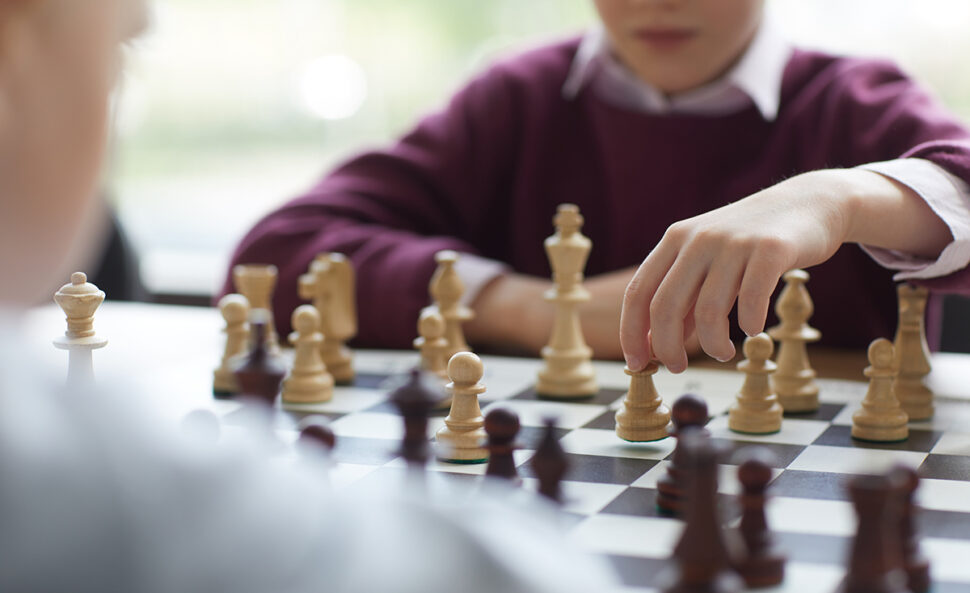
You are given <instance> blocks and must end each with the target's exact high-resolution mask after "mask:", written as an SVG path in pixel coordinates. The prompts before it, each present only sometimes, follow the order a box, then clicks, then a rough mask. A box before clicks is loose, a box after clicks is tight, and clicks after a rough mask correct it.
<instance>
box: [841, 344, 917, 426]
mask: <svg viewBox="0 0 970 593" xmlns="http://www.w3.org/2000/svg"><path fill="white" fill-rule="evenodd" d="M894 350H895V349H894V348H893V343H892V342H890V341H889V340H887V339H885V338H879V339H877V340H874V341H873V342H872V344H869V366H868V367H866V370H865V375H866V377H869V389H868V391H866V397H865V399H863V400H862V409H861V410H859V411H858V412H856V413H855V414H853V415H852V436H853V437H854V438H857V439H860V440H863V441H878V442H892V441H904V440H906V438H908V437H909V427H908V426H907V425H906V423H907V422H908V421H909V417H908V416H907V415H906V412H904V411H903V409H902V408H901V407H900V405H899V401H898V400H897V399H896V393H895V391H894V390H893V380H894V378H895V376H896V371H895V369H894V368H893V355H894Z"/></svg>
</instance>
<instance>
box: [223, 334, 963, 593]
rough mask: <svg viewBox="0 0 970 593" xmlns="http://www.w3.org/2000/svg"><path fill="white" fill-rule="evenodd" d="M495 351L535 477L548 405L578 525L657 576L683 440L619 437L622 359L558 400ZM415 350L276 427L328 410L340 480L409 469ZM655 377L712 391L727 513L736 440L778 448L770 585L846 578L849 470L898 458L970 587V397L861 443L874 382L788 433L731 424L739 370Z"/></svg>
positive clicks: (648, 577) (628, 574) (927, 546)
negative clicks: (671, 467) (856, 421)
mask: <svg viewBox="0 0 970 593" xmlns="http://www.w3.org/2000/svg"><path fill="white" fill-rule="evenodd" d="M483 361H484V363H485V377H484V379H483V382H484V383H485V384H486V386H487V387H488V391H487V392H486V393H485V394H483V395H482V396H481V403H482V408H483V410H486V411H487V409H488V408H489V406H495V405H502V406H505V407H508V408H510V409H512V410H514V411H515V412H516V413H517V414H518V415H519V418H520V421H521V424H522V427H523V428H522V431H521V432H520V435H519V439H518V441H519V443H520V444H521V449H520V450H519V451H518V452H517V454H516V462H517V465H518V467H519V471H520V475H522V476H523V478H524V480H523V482H524V483H523V487H524V488H526V489H532V490H534V489H535V488H536V480H534V479H533V478H532V473H531V468H530V466H529V463H528V460H529V458H530V457H531V455H532V452H533V450H534V448H535V446H536V444H537V442H538V439H539V436H540V435H541V428H540V427H541V426H542V424H543V422H542V421H543V418H545V417H547V416H554V417H556V418H557V419H558V429H557V430H558V431H559V440H560V442H561V444H562V446H563V447H564V449H565V450H566V452H567V454H568V458H569V462H570V466H571V468H570V471H569V473H568V474H567V476H566V482H565V483H564V484H563V490H564V495H565V498H566V503H565V505H564V508H563V516H564V517H565V518H566V519H565V521H566V522H567V523H568V525H569V527H568V530H567V532H568V537H570V538H572V539H573V540H574V542H575V543H576V544H577V545H579V546H580V547H582V548H584V549H586V550H589V551H590V552H592V553H595V554H599V555H602V556H605V557H606V558H607V559H608V560H609V562H610V563H611V564H612V566H613V567H614V569H615V570H616V572H617V574H618V575H619V578H620V580H621V582H622V583H623V585H624V588H623V589H621V590H622V591H628V592H634V591H637V592H640V591H643V592H645V591H653V590H656V589H655V587H656V586H657V579H658V577H659V575H661V574H662V573H663V572H664V571H665V570H666V569H667V568H668V567H669V564H670V563H669V561H668V557H669V556H670V554H671V551H672V550H673V547H674V545H675V544H676V541H677V539H678V538H679V535H680V531H681V527H682V523H681V522H680V521H679V520H676V519H671V518H668V517H664V516H661V515H659V514H658V512H657V510H656V508H655V505H654V498H655V494H656V490H655V484H656V481H657V479H658V478H659V477H660V476H661V475H663V473H664V472H665V465H666V463H667V458H668V456H669V455H670V453H671V451H672V449H673V446H674V442H673V440H672V439H665V440H663V441H659V442H655V443H628V442H625V441H622V440H620V439H619V438H617V437H616V435H615V433H614V414H615V412H616V409H617V408H618V407H619V405H620V402H621V400H622V397H623V394H624V392H625V390H626V386H627V382H628V377H627V376H625V375H624V374H623V372H622V365H620V364H615V363H596V365H597V374H598V379H599V382H600V385H601V390H600V392H599V393H598V394H597V395H596V396H595V397H593V398H591V399H588V400H585V401H577V402H557V401H544V400H540V399H537V397H536V395H535V393H534V391H533V390H532V388H531V384H532V383H533V381H534V379H535V376H536V372H537V371H538V369H539V365H540V361H537V360H527V359H509V358H498V357H487V356H486V357H483ZM415 362H416V355H415V354H413V353H402V352H361V353H358V355H357V361H356V369H357V372H358V377H357V380H356V382H355V384H354V385H353V386H346V387H338V388H337V390H336V393H335V395H334V398H333V400H332V401H330V402H327V403H325V404H318V405H292V406H286V408H285V409H279V410H277V413H276V423H277V424H276V426H277V432H278V433H279V435H280V436H281V438H282V439H283V440H288V441H291V442H292V441H294V440H295V439H296V437H297V432H296V429H295V423H296V421H298V420H299V419H300V418H301V417H303V416H306V415H310V414H321V415H324V416H326V417H327V418H329V419H330V421H331V426H332V428H333V429H334V431H335V433H336V434H337V437H338V444H337V446H336V449H335V451H334V457H335V461H336V466H335V468H334V471H333V474H332V479H333V481H334V483H335V484H336V485H337V487H344V486H348V487H349V486H350V485H353V484H367V483H368V482H373V483H375V484H378V485H379V484H382V483H388V484H396V483H399V480H400V478H401V475H402V472H403V470H404V463H403V460H401V459H400V458H397V457H396V455H395V451H396V449H397V448H398V447H399V445H400V438H401V436H402V434H403V426H402V422H401V419H400V417H399V416H398V415H397V413H396V410H395V408H394V407H393V406H392V405H391V404H390V403H389V402H388V401H387V394H388V391H389V390H390V389H392V388H393V387H394V385H395V383H396V382H398V381H400V380H401V379H400V377H401V376H402V375H403V373H405V372H406V371H407V370H408V369H409V368H410V367H411V366H412V365H413V364H414V363H415ZM654 379H655V383H656V385H657V389H658V391H659V392H660V393H661V394H662V395H663V397H664V400H665V401H666V402H667V404H668V405H669V404H671V403H672V402H673V401H674V400H675V399H676V397H677V396H679V395H680V394H682V393H687V392H691V393H695V394H697V395H700V396H702V397H703V398H704V399H705V400H706V401H707V403H708V406H709V409H710V412H711V415H712V419H711V420H710V422H709V424H708V428H709V430H710V431H711V434H712V436H713V438H714V439H715V441H716V442H718V443H721V444H722V445H723V446H724V449H725V451H726V453H725V457H724V459H723V462H724V463H723V465H722V466H721V471H720V480H719V492H720V503H721V508H722V511H723V516H724V520H725V521H726V522H727V523H728V524H730V523H732V522H735V521H736V520H737V519H738V517H739V516H740V513H739V510H738V508H737V505H736V503H735V499H734V494H736V493H737V492H738V490H739V486H738V482H737V478H736V472H735V469H736V468H735V466H734V465H732V464H734V463H736V459H737V454H738V452H739V451H740V450H742V449H744V448H745V447H747V446H749V445H758V446H762V447H765V448H767V449H769V450H770V451H771V452H772V453H773V454H774V456H775V459H776V462H775V463H774V468H775V469H774V478H773V480H772V483H771V486H770V490H769V492H770V494H771V496H772V499H771V501H770V503H769V506H768V519H769V523H770V525H771V527H772V529H773V530H774V532H775V533H776V537H777V540H778V542H779V544H780V546H781V548H782V549H783V550H784V551H785V552H786V553H787V555H788V558H789V561H788V565H787V576H786V580H785V583H784V584H783V585H782V586H780V587H777V588H774V589H767V590H768V591H792V592H795V591H797V592H799V593H811V592H815V591H818V592H830V591H834V590H835V588H836V587H837V585H838V583H839V581H840V580H841V578H842V576H843V575H844V572H845V568H844V567H845V564H846V559H847V554H848V549H849V545H850V543H851V541H852V536H853V534H854V531H855V514H854V511H853V509H852V506H851V504H850V503H849V501H848V495H847V491H846V487H845V486H846V483H847V482H848V480H849V479H850V478H851V477H852V476H853V475H856V474H862V473H871V472H875V471H882V470H884V469H886V468H888V466H889V465H891V464H892V463H895V462H903V463H906V464H909V465H911V466H914V467H918V468H919V470H920V473H921V475H922V476H923V481H922V483H921V486H920V490H919V492H918V500H919V502H920V504H921V506H922V507H923V508H922V510H921V512H920V527H921V532H922V534H923V539H922V545H923V550H924V552H925V553H926V555H927V556H928V557H929V558H930V559H931V563H932V574H933V579H934V587H935V588H934V591H935V592H936V593H950V592H955V591H970V562H968V560H970V401H967V400H966V399H962V398H959V397H948V396H946V395H940V394H938V396H937V408H936V415H935V417H934V418H933V419H932V420H931V421H926V422H919V423H912V424H911V425H910V437H909V439H908V440H907V441H905V442H902V443H893V444H874V443H863V442H858V441H854V440H853V439H851V437H850V434H849V431H850V427H851V417H852V413H853V412H854V411H855V410H856V409H858V407H859V404H860V402H861V400H862V397H863V395H864V394H865V390H866V384H865V383H863V382H861V381H858V382H853V381H836V380H824V379H820V380H819V385H820V388H821V393H820V399H821V401H822V406H821V408H820V409H819V410H818V411H817V412H815V413H811V414H804V415H797V416H796V415H792V416H786V418H785V420H784V424H783V428H782V430H781V432H779V433H777V434H772V435H767V436H751V435H739V434H736V433H732V432H731V431H729V430H728V428H727V414H726V412H727V409H728V407H729V406H730V405H731V403H732V401H733V397H734V394H735V392H736V390H737V389H738V388H739V387H740V385H741V382H742V376H741V375H740V374H739V373H736V372H732V371H724V370H708V369H690V370H688V371H687V372H685V373H683V374H681V375H671V374H669V373H666V372H665V371H664V370H661V371H660V373H658V374H657V375H656V376H655V377H654ZM860 379H861V369H860ZM212 409H214V410H215V411H216V412H217V414H218V415H219V416H220V418H221V422H222V424H223V427H224V431H227V432H228V433H229V434H231V433H232V432H233V431H240V432H241V431H244V428H243V427H242V426H240V423H239V422H238V420H239V419H240V418H241V417H242V416H243V415H244V411H243V410H242V408H241V406H240V404H238V403H237V402H233V401H219V402H214V407H213V408H212ZM445 415H446V411H445V410H442V411H440V412H438V413H437V414H436V415H435V417H434V418H432V422H431V426H430V430H431V431H434V430H437V429H438V428H439V427H441V426H442V425H443V419H444V416H445ZM225 434H226V432H224V435H225ZM484 470H485V466H484V465H456V464H449V463H442V462H432V463H430V464H429V467H428V471H429V472H431V475H430V477H431V479H432V481H433V482H434V484H436V485H437V487H438V490H437V492H438V493H439V494H438V495H441V496H453V495H456V493H460V492H462V491H465V492H467V491H468V490H470V489H473V488H476V487H477V485H478V484H479V483H480V481H481V480H482V478H481V477H480V475H481V474H482V473H483V472H484ZM433 492H434V490H433Z"/></svg>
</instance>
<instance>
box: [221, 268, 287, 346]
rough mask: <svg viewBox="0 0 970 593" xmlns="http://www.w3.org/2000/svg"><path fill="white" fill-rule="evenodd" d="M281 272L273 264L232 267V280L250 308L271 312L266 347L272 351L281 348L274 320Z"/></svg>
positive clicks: (267, 327)
mask: <svg viewBox="0 0 970 593" xmlns="http://www.w3.org/2000/svg"><path fill="white" fill-rule="evenodd" d="M278 276H279V272H278V271H277V270H276V266H274V265H271V264H239V265H237V266H234V267H233V268H232V282H233V284H234V285H235V286H236V290H237V291H238V292H240V293H242V295H243V296H244V297H246V300H248V301H249V307H250V309H263V310H265V311H267V312H268V313H269V316H268V317H267V319H268V321H267V326H266V348H267V350H269V351H270V352H271V353H274V354H275V353H277V352H279V349H280V339H279V336H278V335H277V333H276V323H275V322H274V320H273V291H274V290H275V289H276V278H277V277H278Z"/></svg>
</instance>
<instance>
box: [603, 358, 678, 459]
mask: <svg viewBox="0 0 970 593" xmlns="http://www.w3.org/2000/svg"><path fill="white" fill-rule="evenodd" d="M657 368H658V367H657V365H656V363H650V364H648V365H647V366H646V368H644V369H643V370H642V371H639V372H636V373H635V372H633V371H631V370H630V369H629V367H625V368H624V369H623V372H624V373H626V374H627V375H629V376H630V389H629V390H628V391H627V392H626V396H625V397H624V398H623V406H622V407H621V408H620V409H619V410H617V412H616V436H618V437H620V438H621V439H623V440H625V441H632V442H634V443H641V442H647V441H658V440H660V439H665V438H667V437H668V436H670V433H669V432H668V430H667V425H668V424H670V410H668V409H667V406H665V405H664V404H663V399H662V398H661V397H660V394H659V393H657V388H656V387H655V386H654V384H653V375H654V374H655V373H656V372H657Z"/></svg>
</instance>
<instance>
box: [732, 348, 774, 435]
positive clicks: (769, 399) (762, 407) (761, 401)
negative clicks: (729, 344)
mask: <svg viewBox="0 0 970 593" xmlns="http://www.w3.org/2000/svg"><path fill="white" fill-rule="evenodd" d="M774 349H775V345H774V343H773V342H772V341H771V338H769V337H768V334H766V333H764V332H762V333H760V334H758V335H756V336H751V337H749V338H745V340H744V356H745V358H746V359H747V360H742V361H741V362H739V363H738V370H739V371H741V372H743V373H744V374H745V377H744V384H743V385H742V386H741V391H740V392H738V395H737V397H736V400H737V401H735V402H734V405H733V406H731V410H730V411H729V412H728V428H730V429H731V430H733V431H735V432H743V433H749V434H768V433H772V432H778V431H779V430H781V417H782V413H783V410H782V408H781V404H779V403H778V396H777V395H775V393H774V391H772V389H771V381H769V379H768V377H769V375H770V374H771V373H773V372H775V363H773V362H772V361H771V360H769V359H770V358H771V353H772V351H773V350H774Z"/></svg>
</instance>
